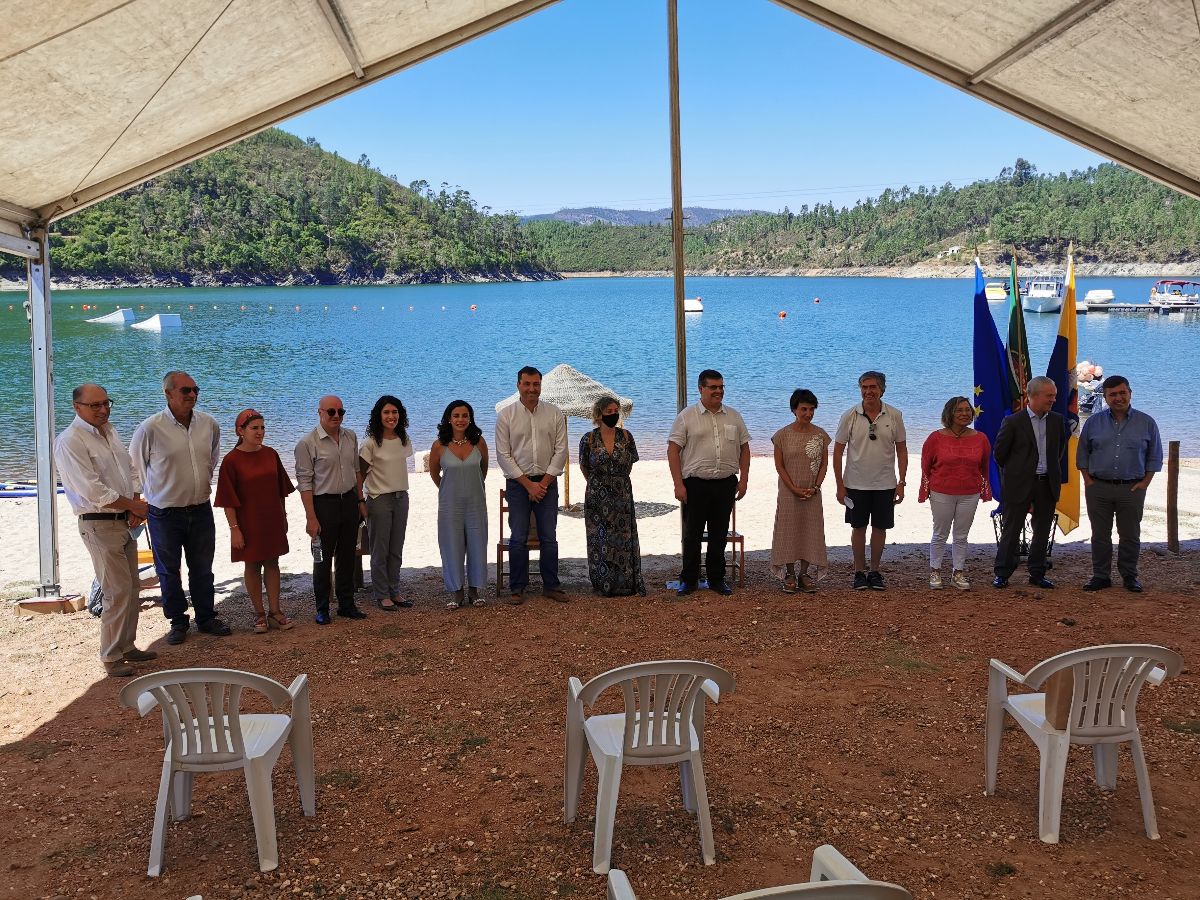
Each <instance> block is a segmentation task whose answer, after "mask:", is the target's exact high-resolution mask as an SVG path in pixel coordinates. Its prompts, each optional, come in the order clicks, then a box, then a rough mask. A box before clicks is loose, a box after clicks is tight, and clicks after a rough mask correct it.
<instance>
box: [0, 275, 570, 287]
mask: <svg viewBox="0 0 1200 900" xmlns="http://www.w3.org/2000/svg"><path fill="white" fill-rule="evenodd" d="M562 277H563V276H562V275H559V274H558V273H557V272H518V273H515V274H510V273H504V272H492V273H488V274H477V273H467V272H454V271H444V272H420V273H405V274H399V273H396V272H391V273H389V274H387V275H385V276H384V277H383V278H368V277H361V276H351V277H348V278H333V277H325V276H320V275H314V274H311V273H305V274H300V275H296V276H291V277H287V278H272V277H270V276H255V277H249V278H247V277H243V276H234V275H228V276H225V275H210V274H199V275H192V274H190V273H186V272H175V273H170V274H166V275H147V276H125V275H111V276H103V275H62V276H53V275H52V276H51V279H50V288H51V290H54V291H92V290H106V289H110V288H183V287H313V286H327V287H328V286H333V285H342V286H357V285H401V284H489V283H493V282H513V281H558V280H560V279H561V278H562ZM24 290H25V279H23V278H14V277H12V276H11V275H0V291H24Z"/></svg>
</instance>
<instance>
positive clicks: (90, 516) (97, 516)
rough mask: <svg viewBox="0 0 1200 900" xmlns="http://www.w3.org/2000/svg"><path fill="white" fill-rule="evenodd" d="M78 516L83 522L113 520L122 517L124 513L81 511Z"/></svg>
mask: <svg viewBox="0 0 1200 900" xmlns="http://www.w3.org/2000/svg"><path fill="white" fill-rule="evenodd" d="M79 518H81V519H83V521H85V522H115V521H117V520H118V519H124V518H125V513H123V512H115V513H81V514H80V516H79Z"/></svg>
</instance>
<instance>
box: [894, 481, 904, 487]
mask: <svg viewBox="0 0 1200 900" xmlns="http://www.w3.org/2000/svg"><path fill="white" fill-rule="evenodd" d="M896 486H897V487H905V486H906V484H905V482H903V481H897V482H896Z"/></svg>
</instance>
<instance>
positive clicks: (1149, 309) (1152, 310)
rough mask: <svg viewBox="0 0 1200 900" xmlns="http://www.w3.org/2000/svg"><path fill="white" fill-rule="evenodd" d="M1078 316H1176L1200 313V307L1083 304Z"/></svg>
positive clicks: (1077, 309)
mask: <svg viewBox="0 0 1200 900" xmlns="http://www.w3.org/2000/svg"><path fill="white" fill-rule="evenodd" d="M1075 312H1076V314H1077V315H1081V316H1082V315H1086V314H1088V313H1091V314H1092V315H1096V314H1097V313H1114V312H1115V313H1149V314H1150V315H1160V316H1167V315H1171V316H1175V315H1180V314H1182V313H1192V314H1195V313H1200V306H1174V307H1172V306H1151V305H1150V304H1149V303H1106V304H1104V305H1103V306H1087V305H1085V304H1083V303H1081V304H1079V306H1077V307H1076V308H1075Z"/></svg>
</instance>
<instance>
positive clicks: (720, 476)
mask: <svg viewBox="0 0 1200 900" xmlns="http://www.w3.org/2000/svg"><path fill="white" fill-rule="evenodd" d="M699 388H700V402H699V403H697V404H696V405H695V406H689V407H688V408H687V409H685V410H683V411H682V412H680V413H679V415H678V416H676V417H675V422H674V424H673V425H672V426H671V434H670V436H669V437H668V439H667V462H668V464H669V465H670V467H671V478H672V480H674V482H675V499H676V500H678V501H679V502H680V503H682V504H683V569H682V570H681V571H680V574H679V590H678V594H679V596H681V597H683V596H685V595H687V594H690V593H692V591H694V590H696V585H697V584H699V582H700V542H701V539H702V538H703V536H704V531H705V530H706V529H707V530H708V554H707V556H706V557H705V560H704V569H705V572H706V573H707V575H708V586H709V587H710V588H712V589H713V590H714V591H716V592H717V593H718V594H721V595H722V596H724V597H728V596H729V595H730V594H732V593H733V588H732V587H730V586H729V582H727V581H726V580H725V545H726V543H727V537H728V534H729V516H730V515H731V514H732V512H733V504H734V502H735V501H737V500H741V499H742V498H743V497H744V496H746V488H747V486H748V485H749V481H750V432H749V431H747V430H746V422H745V420H743V419H742V416H741V413H739V412H738V411H737V410H736V409H734V408H733V407H732V406H726V405H725V403H724V400H725V379H724V378H723V377H722V376H721V373H720V372H718V371H717V370H716V369H705V370H704V371H703V372H701V373H700V379H699ZM739 474H740V477H739Z"/></svg>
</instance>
